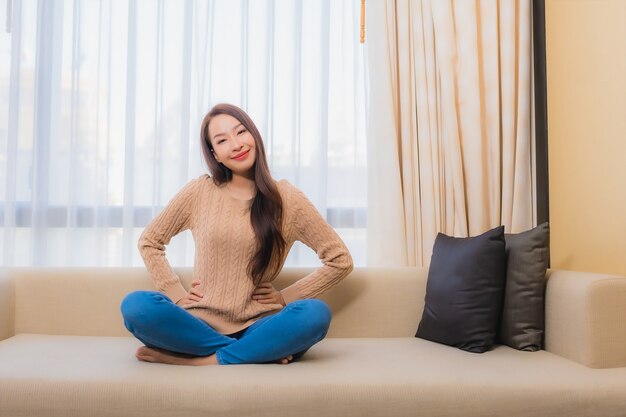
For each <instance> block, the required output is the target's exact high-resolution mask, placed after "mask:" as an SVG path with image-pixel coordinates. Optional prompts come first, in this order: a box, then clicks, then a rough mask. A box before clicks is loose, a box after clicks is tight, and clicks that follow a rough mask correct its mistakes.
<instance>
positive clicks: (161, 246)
mask: <svg viewBox="0 0 626 417" xmlns="http://www.w3.org/2000/svg"><path fill="white" fill-rule="evenodd" d="M276 184H277V186H278V190H279V192H280V194H281V197H282V199H283V224H282V232H283V237H284V238H285V241H286V243H287V250H286V251H285V254H284V256H283V259H280V261H279V265H280V268H282V266H283V265H284V263H285V260H286V258H287V254H288V252H289V249H291V247H292V245H293V243H294V242H295V241H296V240H299V241H301V242H303V243H304V244H306V245H307V246H308V247H310V248H311V249H313V250H314V251H315V252H316V253H317V255H318V256H319V258H320V260H321V261H322V263H323V265H322V266H321V267H320V268H318V269H316V270H315V271H313V272H312V273H311V274H309V275H307V276H305V277H303V278H302V279H300V280H298V281H297V282H295V283H294V284H293V285H291V286H289V287H287V288H285V289H283V290H281V293H282V295H283V298H284V299H285V302H287V303H290V302H292V301H295V300H298V299H303V298H314V297H317V296H319V295H320V294H322V293H324V292H325V291H327V290H329V289H330V288H331V287H333V286H334V285H336V284H337V283H338V282H339V281H341V280H342V279H343V278H344V277H346V276H347V275H348V274H349V273H350V271H352V268H353V264H352V257H351V256H350V253H349V252H348V249H347V248H346V246H345V244H344V243H343V241H342V240H341V238H340V237H339V236H338V235H337V233H336V232H335V230H334V229H333V228H332V227H331V226H330V225H329V224H328V223H327V222H326V221H325V220H324V219H323V218H322V216H321V215H320V214H319V212H318V211H317V209H316V208H315V206H314V205H313V204H312V203H311V202H310V201H309V200H308V198H307V197H306V196H305V195H304V193H302V191H300V190H299V189H298V188H296V187H295V186H293V185H292V184H290V183H289V182H288V181H286V180H281V181H278V182H277V183H276ZM252 201H253V200H252V199H250V200H240V199H237V198H235V197H234V196H232V195H231V194H230V193H229V192H228V190H227V188H226V187H225V185H221V186H218V185H216V184H215V183H214V182H213V179H212V178H211V177H209V176H208V175H202V176H200V177H198V178H196V179H194V180H192V181H190V182H189V183H187V184H186V185H185V186H184V187H183V188H182V189H181V190H180V191H179V192H178V193H177V194H176V195H175V196H174V197H173V198H172V199H171V200H170V201H169V203H168V204H167V206H166V207H165V208H164V209H163V211H161V212H160V213H159V214H158V215H157V216H156V217H155V218H154V219H153V220H152V221H151V222H150V224H149V225H148V226H147V227H146V228H145V229H144V231H143V233H142V234H141V236H140V238H139V244H138V246H139V251H140V253H141V256H142V258H143V260H144V262H145V264H146V268H147V269H148V271H149V272H150V274H151V275H152V278H153V279H154V283H155V286H156V288H157V290H158V291H161V292H163V293H164V294H166V295H167V296H168V297H169V298H171V299H172V301H174V302H178V301H179V300H180V299H181V298H183V297H184V296H185V295H186V294H187V290H185V288H184V287H183V286H182V284H181V282H180V279H179V277H178V276H177V275H176V274H175V273H174V271H173V270H172V268H171V266H170V264H169V262H168V261H167V258H166V256H165V246H166V245H168V244H169V242H170V241H171V239H172V237H173V236H175V235H177V234H178V233H180V232H182V231H183V230H187V229H189V230H191V232H192V234H193V238H194V242H195V246H196V256H195V261H194V278H195V279H198V280H200V282H201V284H200V287H199V288H200V290H201V291H202V292H203V294H204V297H203V299H202V301H200V302H197V303H194V304H191V305H188V306H185V308H186V309H187V310H188V311H189V312H190V313H191V314H193V315H194V316H196V317H198V318H200V319H201V320H203V321H205V322H206V323H208V324H209V325H211V327H213V328H214V329H216V330H217V331H219V332H220V333H222V334H231V333H235V332H237V331H239V330H241V329H244V328H246V327H248V326H249V325H251V324H252V323H254V322H255V321H256V320H259V319H260V318H262V317H265V316H267V315H270V314H274V313H277V312H278V311H280V310H281V309H282V308H283V306H282V305H280V304H262V303H259V302H258V301H256V300H253V299H252V292H253V291H254V289H255V286H254V284H253V282H252V279H251V278H250V277H249V276H248V274H247V266H248V262H249V260H250V259H251V258H252V256H253V255H254V251H255V245H256V240H255V236H254V230H253V229H252V225H251V223H250V207H251V205H252ZM280 268H279V270H280ZM276 275H278V273H276V274H274V275H271V276H270V275H268V276H265V277H263V281H264V282H271V281H273V280H274V278H276Z"/></svg>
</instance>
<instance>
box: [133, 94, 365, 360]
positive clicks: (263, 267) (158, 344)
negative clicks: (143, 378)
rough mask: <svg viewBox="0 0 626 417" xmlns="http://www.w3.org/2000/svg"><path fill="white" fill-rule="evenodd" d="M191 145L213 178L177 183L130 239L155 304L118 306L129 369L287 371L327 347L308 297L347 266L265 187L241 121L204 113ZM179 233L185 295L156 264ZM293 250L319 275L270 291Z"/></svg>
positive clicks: (258, 144)
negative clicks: (187, 239)
mask: <svg viewBox="0 0 626 417" xmlns="http://www.w3.org/2000/svg"><path fill="white" fill-rule="evenodd" d="M200 137H201V145H202V151H203V154H204V158H205V160H206V163H207V165H208V167H209V171H210V173H211V175H210V176H209V175H202V176H200V177H198V178H196V179H194V180H192V181H190V182H189V183H187V184H186V185H185V186H184V187H183V188H182V189H181V190H180V191H179V192H178V193H177V194H176V195H175V196H174V197H173V198H172V199H171V200H170V202H169V203H168V205H167V206H166V207H165V209H164V210H163V211H162V212H161V213H160V214H159V215H158V216H156V217H155V218H154V219H153V220H152V221H151V222H150V224H149V225H148V226H147V227H146V228H145V230H144V232H143V233H142V235H141V237H140V238H139V251H140V252H141V256H142V257H143V260H144V262H145V264H146V267H147V269H148V271H149V272H150V274H151V275H152V278H153V279H154V283H155V286H156V288H157V290H158V292H157V291H135V292H132V293H130V294H128V295H127V296H126V298H125V299H124V301H123V302H122V305H121V310H122V316H123V318H124V324H125V326H126V328H127V329H128V330H129V331H130V332H131V333H132V334H133V335H134V336H135V337H137V339H139V340H140V341H141V342H143V343H144V344H145V345H146V346H143V347H140V348H139V349H138V350H137V353H136V357H137V358H138V359H139V360H142V361H148V362H160V363H168V364H180V365H210V364H220V365H226V364H244V363H282V364H287V363H289V362H291V361H292V360H296V359H298V358H300V357H301V356H302V355H303V354H304V353H305V352H306V351H307V350H308V349H309V348H310V347H311V346H313V345H314V344H315V343H317V342H319V341H320V340H322V339H323V338H324V337H325V336H326V333H327V332H328V327H329V325H330V320H331V312H330V309H329V308H328V306H327V305H326V303H324V302H323V301H321V300H319V299H317V298H315V297H317V296H318V295H320V294H322V293H323V292H325V291H326V290H328V289H329V288H331V287H332V286H334V285H335V284H337V283H338V282H339V281H341V280H342V279H343V278H344V277H345V276H346V275H348V274H349V273H350V271H351V270H352V267H353V266H352V258H351V256H350V253H349V252H348V249H347V248H346V246H345V244H344V243H343V242H342V240H341V238H340V237H339V236H338V235H337V233H336V232H335V231H334V230H333V228H332V227H331V226H330V225H329V224H328V223H326V221H324V219H323V218H322V217H321V216H320V214H319V213H318V211H317V210H316V209H315V207H314V206H313V204H311V202H310V201H309V200H308V199H307V198H306V196H305V195H304V194H303V193H302V192H301V191H300V190H299V189H297V188H296V187H294V186H293V185H292V184H290V183H289V182H287V181H286V180H281V181H275V180H274V179H272V177H271V175H270V173H269V168H268V165H267V160H266V158H265V150H264V148H263V141H262V139H261V135H260V133H259V131H258V130H257V128H256V126H255V125H254V122H253V121H252V120H251V119H250V117H249V116H248V115H247V114H246V113H245V112H244V111H243V110H241V109H239V108H238V107H235V106H233V105H229V104H218V105H217V106H215V107H213V108H212V109H211V111H209V113H208V114H207V115H206V116H205V117H204V120H203V122H202V128H201V133H200ZM186 229H190V230H191V232H192V234H193V237H194V242H195V247H196V255H195V262H194V280H193V282H192V287H191V288H190V289H189V291H187V290H186V289H185V288H184V287H183V286H182V284H181V282H180V279H179V278H178V276H176V274H175V273H174V272H173V271H172V268H171V267H170V265H169V263H168V261H167V259H166V257H165V245H167V244H169V242H170V240H171V238H172V237H173V236H175V235H177V234H178V233H180V232H181V231H183V230H186ZM296 240H299V241H301V242H303V243H305V244H306V245H307V246H309V247H310V248H312V249H313V250H314V251H315V252H316V253H317V254H318V256H319V258H320V259H321V261H322V262H323V266H321V267H320V268H318V269H317V270H315V271H314V272H312V273H311V274H309V275H307V276H305V277H303V278H302V279H300V280H299V281H297V282H295V283H294V284H293V285H291V286H289V287H287V288H284V289H282V290H280V291H279V290H277V289H276V288H275V287H274V286H273V285H272V281H273V280H274V278H276V276H277V275H278V273H279V272H280V270H281V269H282V266H283V264H284V263H285V259H286V258H287V254H288V253H289V250H290V248H291V246H292V245H293V243H294V242H295V241H296Z"/></svg>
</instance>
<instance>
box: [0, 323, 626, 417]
mask: <svg viewBox="0 0 626 417" xmlns="http://www.w3.org/2000/svg"><path fill="white" fill-rule="evenodd" d="M139 346H141V343H140V342H139V341H137V340H136V339H134V338H129V337H96V336H56V335H55V336H52V335H37V334H19V335H17V336H14V337H12V338H9V339H7V340H4V341H2V342H0V415H1V416H29V415H37V416H60V415H62V416H65V417H71V416H121V415H124V416H152V417H158V416H171V415H176V416H179V417H185V416H201V415H202V416H207V415H210V416H233V415H237V416H268V417H270V416H271V417H275V416H283V415H284V416H294V415H298V416H311V417H313V416H315V417H318V416H359V417H361V416H385V417H388V416H433V415H436V416H458V415H464V416H468V417H471V416H486V415H507V416H529V417H530V416H533V417H535V416H558V415H564V416H565V415H567V416H621V415H623V412H624V410H626V395H625V392H626V368H614V369H591V368H586V367H584V366H582V365H579V364H577V363H575V362H572V361H569V360H567V359H563V358H561V357H559V356H556V355H553V354H551V353H548V352H546V351H539V352H532V353H531V352H522V351H517V350H515V349H511V348H509V347H506V346H496V347H495V348H494V349H493V350H491V351H489V352H486V353H484V354H483V355H476V354H473V353H468V352H465V351H462V350H459V349H456V348H454V347H449V346H445V345H441V344H437V343H433V342H429V341H426V340H421V339H416V338H412V337H406V338H327V339H325V340H323V341H321V342H320V343H318V344H317V345H315V346H314V347H313V348H311V349H310V350H309V352H307V354H306V355H305V356H304V358H303V359H302V360H301V361H299V362H294V363H292V364H290V365H278V364H276V365H274V364H271V365H231V366H207V367H185V366H171V365H163V364H152V363H145V362H139V361H137V360H136V359H135V357H134V352H135V350H136V348H137V347H139ZM235 410H236V411H235Z"/></svg>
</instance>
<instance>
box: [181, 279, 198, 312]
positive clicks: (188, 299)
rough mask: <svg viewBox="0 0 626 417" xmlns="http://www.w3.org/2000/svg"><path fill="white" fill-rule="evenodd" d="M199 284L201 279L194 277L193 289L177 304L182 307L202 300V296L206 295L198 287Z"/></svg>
mask: <svg viewBox="0 0 626 417" xmlns="http://www.w3.org/2000/svg"><path fill="white" fill-rule="evenodd" d="M199 285H200V280H199V279H194V280H193V281H191V289H190V290H189V292H188V293H187V295H186V296H185V297H183V298H181V299H180V300H178V302H177V303H176V304H177V305H179V306H181V307H185V306H187V305H190V304H193V303H197V302H198V301H202V297H204V294H203V293H202V291H200V290H199V289H197V288H196V287H198V286H199Z"/></svg>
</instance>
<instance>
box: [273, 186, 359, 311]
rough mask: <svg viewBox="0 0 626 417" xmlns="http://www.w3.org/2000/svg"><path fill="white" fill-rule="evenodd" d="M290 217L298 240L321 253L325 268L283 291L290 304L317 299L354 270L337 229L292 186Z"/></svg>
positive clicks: (319, 255)
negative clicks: (299, 300) (301, 300)
mask: <svg viewBox="0 0 626 417" xmlns="http://www.w3.org/2000/svg"><path fill="white" fill-rule="evenodd" d="M289 188H291V193H290V194H291V197H290V203H291V204H290V211H291V210H292V212H291V213H289V214H288V215H289V216H290V221H291V223H292V224H291V226H292V229H293V232H294V233H295V239H296V240H299V241H301V242H302V243H304V244H305V245H307V246H308V247H310V248H311V249H313V250H314V251H315V253H317V256H318V257H319V258H320V260H321V261H322V263H323V264H324V265H322V266H321V267H319V268H318V269H316V270H315V271H313V272H312V273H310V274H309V275H307V276H305V277H304V278H302V279H300V280H298V281H296V282H295V283H294V284H292V285H290V286H289V287H287V288H285V289H283V290H282V291H281V293H282V295H283V298H284V299H285V302H286V303H290V302H292V301H295V300H298V299H304V298H314V297H317V296H318V295H320V294H322V293H324V292H326V291H327V290H329V289H330V288H331V287H333V286H335V285H336V284H337V283H339V281H341V280H342V279H343V278H345V277H346V276H347V275H348V274H349V273H350V272H351V271H352V269H353V262H352V256H351V255H350V252H348V248H347V247H346V245H345V244H344V242H343V241H342V240H341V238H340V237H339V235H338V234H337V232H335V230H334V229H333V228H332V227H331V226H330V225H329V224H328V223H327V222H326V220H324V218H323V217H322V216H321V215H320V213H319V212H318V211H317V209H316V208H315V206H314V205H313V204H312V203H311V201H309V199H308V198H307V197H306V196H305V195H304V193H303V192H302V191H300V190H299V189H298V188H296V187H294V186H293V185H290V187H289Z"/></svg>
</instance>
